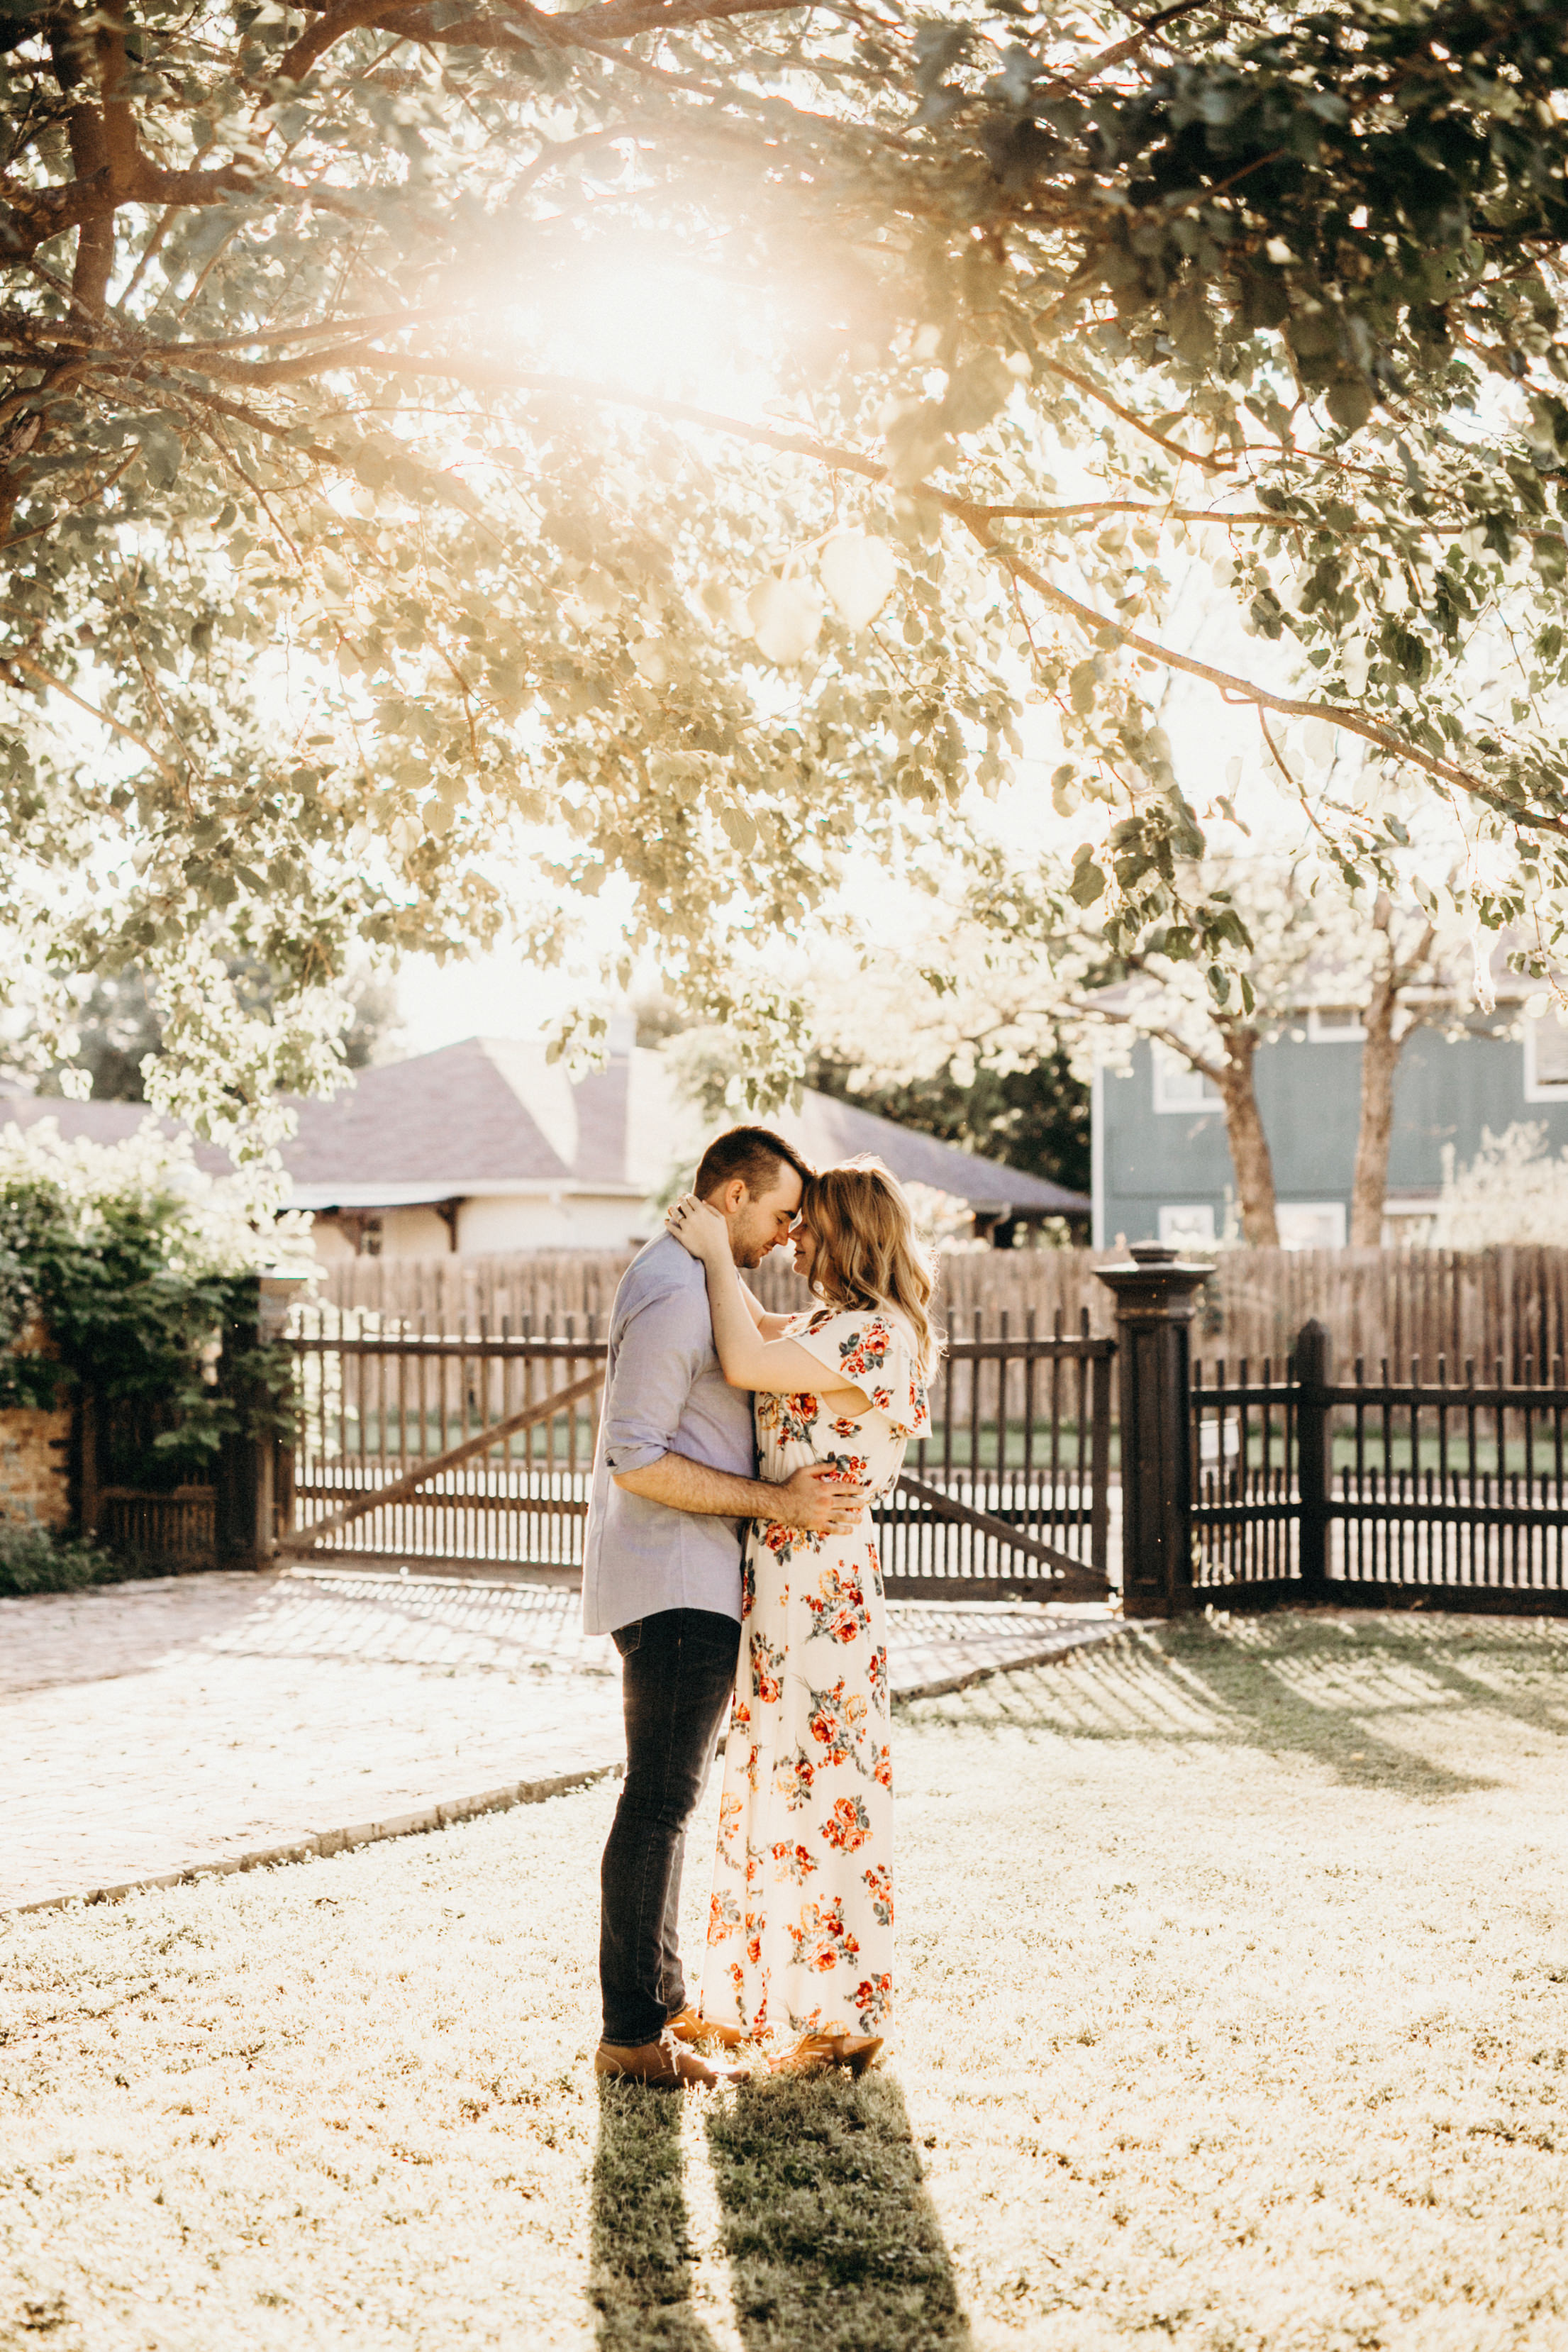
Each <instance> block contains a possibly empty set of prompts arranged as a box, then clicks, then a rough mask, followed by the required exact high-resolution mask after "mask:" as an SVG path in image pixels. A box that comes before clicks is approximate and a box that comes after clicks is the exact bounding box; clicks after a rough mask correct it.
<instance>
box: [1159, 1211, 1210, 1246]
mask: <svg viewBox="0 0 1568 2352" xmlns="http://www.w3.org/2000/svg"><path fill="white" fill-rule="evenodd" d="M1160 1239H1161V1241H1162V1242H1163V1243H1164V1244H1165V1245H1166V1249H1212V1248H1213V1247H1214V1211H1213V1208H1212V1207H1211V1206H1210V1205H1209V1204H1208V1203H1207V1202H1196V1203H1194V1205H1193V1206H1192V1207H1191V1208H1171V1209H1162V1210H1161V1211H1160Z"/></svg>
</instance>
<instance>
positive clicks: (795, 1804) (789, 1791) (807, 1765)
mask: <svg viewBox="0 0 1568 2352" xmlns="http://www.w3.org/2000/svg"><path fill="white" fill-rule="evenodd" d="M813 1777H814V1774H813V1768H812V1764H811V1759H810V1757H809V1756H808V1755H807V1753H806V1751H805V1749H804V1748H801V1750H800V1754H799V1755H798V1756H792V1757H790V1758H789V1760H788V1761H787V1762H786V1763H783V1764H780V1766H779V1769H778V1771H777V1772H776V1773H775V1774H774V1775H773V1785H774V1787H775V1788H776V1789H777V1790H778V1791H779V1795H780V1796H781V1797H782V1798H783V1800H784V1802H785V1803H786V1804H787V1805H788V1806H789V1811H791V1812H792V1813H798V1812H799V1811H800V1810H801V1808H802V1806H805V1805H809V1804H810V1801H811V1781H812V1779H813Z"/></svg>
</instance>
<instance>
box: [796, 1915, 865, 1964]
mask: <svg viewBox="0 0 1568 2352" xmlns="http://www.w3.org/2000/svg"><path fill="white" fill-rule="evenodd" d="M789 1937H790V1943H791V1947H792V1948H791V1951H790V1954H789V1959H790V1964H791V1966H792V1967H795V1968H805V1969H815V1970H816V1971H817V1972H818V1973H819V1974H821V1975H825V1974H826V1972H827V1971H828V1969H836V1968H837V1967H838V1965H839V1963H840V1961H841V1960H852V1959H854V1958H856V1957H857V1956H858V1955H859V1952H860V1946H859V1944H858V1943H857V1942H856V1941H855V1938H854V1937H853V1936H852V1934H851V1932H850V1930H849V1928H848V1927H846V1926H845V1924H844V1904H843V1897H842V1895H838V1896H835V1898H834V1900H833V1901H832V1902H831V1903H808V1904H807V1906H806V1907H805V1909H804V1910H803V1911H802V1912H801V1914H800V1921H799V1924H798V1925H797V1926H795V1927H791V1928H790V1930H789Z"/></svg>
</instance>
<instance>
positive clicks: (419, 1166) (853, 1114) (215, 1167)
mask: <svg viewBox="0 0 1568 2352" xmlns="http://www.w3.org/2000/svg"><path fill="white" fill-rule="evenodd" d="M293 1108H294V1109H295V1111H296V1113H297V1115H298V1132H297V1133H296V1135H295V1137H294V1139H293V1140H292V1141H291V1142H289V1143H287V1144H286V1145H285V1146H284V1149H283V1158H284V1162H285V1164H286V1166H287V1170H288V1172H289V1174H290V1176H291V1177H292V1178H293V1180H294V1195H293V1200H294V1205H295V1206H297V1207H298V1208H302V1209H330V1208H359V1209H372V1208H385V1209H391V1208H400V1207H410V1206H413V1205H415V1204H418V1203H422V1202H444V1201H451V1200H462V1199H466V1198H469V1197H471V1196H473V1195H474V1194H483V1195H486V1196H489V1197H496V1196H497V1195H499V1196H503V1197H505V1196H507V1195H512V1196H514V1197H527V1196H528V1195H530V1194H541V1193H542V1194H546V1195H549V1194H551V1193H557V1194H560V1193H565V1194H579V1195H581V1194H592V1195H594V1196H596V1197H599V1198H601V1199H602V1198H604V1197H605V1196H607V1195H608V1196H610V1197H612V1198H615V1197H619V1198H622V1199H624V1200H627V1201H629V1202H632V1201H643V1200H645V1199H646V1198H647V1197H648V1195H649V1194H650V1193H653V1192H660V1191H662V1190H663V1188H664V1185H665V1184H666V1183H667V1182H668V1181H669V1179H670V1177H671V1175H672V1174H673V1173H674V1172H675V1171H678V1170H679V1169H681V1168H682V1167H685V1168H690V1167H691V1166H693V1165H694V1164H695V1160H696V1159H697V1157H698V1156H699V1154H700V1152H701V1150H702V1147H703V1144H704V1143H705V1142H706V1139H707V1138H708V1136H709V1135H710V1134H711V1133H712V1132H713V1124H712V1122H710V1121H707V1120H705V1119H704V1118H703V1117H702V1115H701V1113H700V1112H698V1111H697V1110H695V1108H692V1106H691V1105H690V1104H689V1103H687V1102H685V1100H684V1099H683V1098H682V1097H681V1094H680V1091H679V1088H678V1086H677V1083H676V1079H675V1074H674V1069H673V1068H672V1066H670V1064H669V1063H668V1062H667V1061H666V1060H665V1058H664V1055H661V1054H657V1053H651V1052H645V1051H643V1050H636V1051H633V1052H632V1053H630V1054H622V1055H615V1056H613V1057H612V1059H611V1061H610V1062H609V1063H608V1065H607V1066H605V1067H604V1068H603V1069H601V1070H595V1071H593V1072H591V1074H590V1075H589V1076H587V1077H584V1078H580V1079H579V1080H578V1081H577V1082H576V1083H575V1084H573V1083H572V1081H571V1080H570V1078H569V1077H568V1076H567V1074H566V1072H565V1071H564V1070H563V1069H562V1068H561V1066H560V1065H559V1063H553V1064H552V1063H549V1062H547V1061H546V1059H545V1056H544V1052H543V1049H542V1048H541V1047H538V1046H534V1045H520V1044H517V1043H514V1042H511V1041H507V1040H497V1039H493V1038H481V1037H469V1038H465V1040H464V1042H463V1043H462V1044H461V1045H443V1046H441V1047H439V1048H438V1049H437V1050H436V1051H435V1052H434V1053H431V1054H418V1055H414V1056H413V1058H412V1059H411V1060H408V1061H404V1062H388V1063H383V1064H382V1065H380V1066H376V1067H374V1068H371V1069H367V1070H361V1071H359V1072H357V1073H356V1075H355V1078H354V1080H353V1083H352V1084H350V1085H349V1086H346V1087H343V1088H342V1090H341V1091H340V1093H338V1094H336V1095H334V1096H333V1097H331V1098H330V1099H329V1100H328V1101H324V1102H323V1101H319V1100H316V1099H303V1098H301V1099H297V1100H296V1101H295V1103H294V1105H293ZM147 1117H148V1113H147V1111H146V1110H145V1108H143V1106H142V1105H141V1104H140V1103H113V1102H86V1103H75V1102H65V1101H61V1100H58V1099H57V1098H55V1097H33V1096H20V1097H12V1098H10V1099H9V1100H5V1099H0V1121H3V1120H6V1119H10V1120H14V1121H15V1122H16V1124H17V1125H18V1126H21V1127H29V1126H32V1125H34V1124H35V1123H36V1122H37V1120H38V1119H40V1118H55V1119H57V1121H58V1122H59V1129H60V1133H61V1134H62V1136H65V1137H67V1138H68V1139H74V1138H75V1137H78V1136H88V1137H90V1138H91V1139H92V1140H94V1141H95V1142H99V1143H113V1142H119V1141H120V1140H122V1139H124V1138H125V1137H127V1136H130V1135H133V1134H134V1133H135V1131H136V1129H137V1128H138V1127H139V1126H140V1125H141V1121H142V1120H143V1119H144V1118H147ZM160 1123H161V1124H162V1125H164V1126H165V1127H166V1125H167V1122H160ZM726 1123H727V1124H733V1122H726ZM768 1124H770V1125H771V1126H773V1127H775V1128H776V1129H778V1130H779V1133H781V1134H782V1135H783V1136H785V1137H786V1138H787V1139H788V1140H789V1142H790V1143H792V1144H793V1145H794V1146H795V1148H796V1150H798V1151H800V1154H801V1157H802V1158H803V1159H806V1160H810V1162H811V1163H812V1165H813V1166H817V1167H822V1166H827V1165H830V1164H831V1162H832V1161H834V1160H847V1159H852V1158H853V1157H854V1155H855V1154H856V1153H858V1152H875V1153H876V1154H877V1156H878V1157H879V1158H880V1159H882V1160H884V1161H885V1162H886V1164H887V1166H888V1167H889V1168H891V1169H892V1171H893V1172H894V1175H895V1176H897V1177H899V1178H901V1179H902V1180H903V1181H904V1182H905V1183H911V1184H926V1185H930V1186H931V1187H932V1188H933V1189H934V1190H936V1191H937V1192H946V1193H949V1194H951V1195H952V1196H954V1197H955V1198H956V1199H958V1200H961V1201H965V1202H967V1203H968V1204H969V1206H970V1207H971V1208H972V1209H974V1210H976V1211H977V1212H979V1213H982V1214H986V1215H992V1216H1002V1215H1014V1216H1029V1215H1035V1216H1041V1215H1051V1216H1061V1215H1068V1216H1082V1215H1087V1214H1088V1213H1089V1206H1090V1203H1089V1201H1088V1198H1087V1196H1086V1195H1085V1194H1083V1193H1082V1192H1069V1191H1067V1190H1066V1189H1065V1188H1064V1187H1063V1186H1061V1185H1060V1184H1052V1183H1050V1182H1048V1181H1046V1180H1045V1179H1044V1178H1043V1177H1039V1176H1029V1175H1026V1174H1024V1172H1023V1171H1021V1170H1020V1169H1016V1168H1007V1167H1004V1166H1003V1165H1002V1164H1001V1163H1000V1162H999V1161H997V1160H981V1159H978V1158H977V1157H976V1156H975V1155H974V1154H973V1153H971V1152H967V1151H960V1150H957V1149H956V1147H955V1146H954V1145H952V1144H949V1143H939V1142H937V1141H936V1138H935V1137H933V1136H929V1135H923V1134H921V1133H920V1132H919V1131H918V1130H916V1129H913V1128H906V1127H900V1126H898V1125H896V1124H895V1123H894V1121H893V1120H892V1119H886V1118H878V1117H877V1116H876V1115H875V1113H874V1112H872V1111H867V1110H862V1109H859V1108H857V1107H856V1106H855V1105H853V1104H852V1103H843V1102H838V1101H835V1100H834V1099H833V1098H832V1097H830V1096H828V1095H823V1094H817V1093H815V1092H812V1091H810V1090H808V1092H807V1093H806V1095H805V1097H804V1099H803V1101H802V1103H801V1106H800V1109H799V1110H798V1111H783V1112H780V1113H779V1116H778V1117H777V1118H774V1119H772V1120H770V1121H769V1122H768ZM196 1158H197V1160H198V1161H199V1163H200V1164H201V1165H202V1166H203V1167H204V1168H208V1169H211V1170H212V1171H214V1173H217V1172H221V1171H223V1170H224V1169H225V1167H226V1166H227V1162H226V1160H225V1159H224V1157H223V1155H222V1153H220V1152H218V1151H216V1150H214V1149H213V1147H212V1146H211V1145H201V1144H199V1145H198V1146H197V1147H196Z"/></svg>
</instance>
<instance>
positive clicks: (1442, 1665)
mask: <svg viewBox="0 0 1568 2352" xmlns="http://www.w3.org/2000/svg"><path fill="white" fill-rule="evenodd" d="M1552 1630H1553V1633H1554V1632H1555V1629H1552ZM1526 1666H1528V1667H1529V1668H1530V1669H1531V1670H1532V1672H1533V1674H1534V1675H1537V1676H1539V1677H1540V1679H1541V1685H1542V1687H1539V1688H1537V1689H1535V1690H1527V1689H1520V1688H1518V1687H1513V1688H1498V1687H1495V1686H1494V1685H1493V1684H1492V1683H1491V1682H1490V1681H1489V1680H1488V1679H1487V1677H1488V1675H1499V1676H1500V1677H1505V1678H1511V1677H1512V1676H1515V1675H1518V1676H1519V1677H1520V1679H1523V1676H1522V1675H1521V1669H1523V1668H1525V1667H1526ZM1548 1678H1551V1680H1552V1682H1554V1683H1555V1688H1554V1689H1552V1688H1550V1687H1549V1685H1548ZM1456 1702H1458V1703H1459V1704H1460V1705H1462V1706H1463V1707H1464V1708H1465V1709H1466V1710H1467V1712H1469V1713H1470V1714H1472V1715H1475V1714H1487V1713H1490V1714H1493V1715H1495V1716H1498V1717H1503V1718H1506V1719H1508V1720H1510V1721H1511V1722H1514V1723H1523V1724H1526V1725H1528V1726H1529V1727H1530V1728H1531V1730H1534V1731H1538V1732H1541V1733H1542V1734H1544V1735H1546V1736H1548V1737H1552V1738H1564V1737H1568V1712H1565V1710H1568V1642H1563V1643H1558V1642H1557V1641H1555V1640H1554V1639H1552V1640H1548V1639H1545V1638H1543V1635H1542V1629H1541V1627H1540V1626H1538V1625H1534V1624H1530V1625H1521V1626H1519V1627H1518V1628H1515V1627H1514V1626H1513V1625H1511V1624H1500V1623H1498V1622H1495V1621H1489V1622H1488V1623H1487V1624H1486V1626H1485V1628H1484V1630H1483V1629H1482V1628H1481V1627H1480V1626H1479V1625H1478V1624H1477V1622H1476V1621H1475V1620H1474V1619H1473V1618H1471V1619H1458V1618H1447V1619H1444V1620H1442V1621H1440V1622H1439V1621H1437V1619H1435V1618H1434V1619H1425V1618H1424V1619H1423V1620H1422V1621H1421V1622H1420V1624H1419V1626H1418V1627H1417V1626H1416V1624H1414V1623H1411V1622H1406V1621H1404V1620H1396V1621H1393V1622H1390V1621H1388V1620H1385V1619H1383V1618H1375V1617H1371V1616H1363V1615H1361V1614H1360V1613H1359V1612H1357V1613H1354V1614H1350V1613H1346V1614H1343V1615H1342V1614H1340V1613H1338V1612H1335V1613H1333V1614H1330V1613H1328V1612H1323V1613H1318V1612H1306V1611H1280V1612H1273V1613H1270V1614H1268V1615H1260V1616H1247V1617H1236V1618H1232V1619H1230V1620H1228V1621H1227V1620H1225V1619H1219V1620H1209V1619H1205V1618H1188V1619H1186V1620H1182V1621H1179V1622H1176V1623H1175V1624H1172V1625H1169V1626H1165V1627H1162V1628H1161V1629H1160V1630H1159V1631H1158V1633H1154V1634H1151V1635H1148V1636H1146V1637H1145V1638H1143V1639H1141V1640H1140V1641H1139V1642H1138V1643H1136V1644H1135V1645H1129V1646H1126V1647H1124V1648H1120V1649H1118V1650H1115V1651H1113V1652H1107V1653H1104V1654H1100V1655H1095V1654H1090V1655H1089V1656H1088V1657H1087V1658H1085V1659H1083V1660H1081V1661H1080V1662H1078V1664H1077V1667H1076V1670H1075V1671H1072V1672H1071V1673H1068V1674H1064V1673H1063V1670H1062V1669H1061V1667H1056V1668H1052V1669H1050V1670H1045V1671H1041V1672H1038V1673H1034V1674H1029V1675H1009V1676H1001V1677H998V1678H997V1679H996V1680H995V1681H993V1682H989V1683H983V1684H980V1685H977V1687H976V1688H975V1689H974V1690H973V1691H972V1692H969V1693H966V1694H965V1695H964V1696H963V1698H962V1699H960V1700H950V1701H946V1702H943V1701H940V1700H933V1701H927V1702H921V1701H917V1702H915V1704H914V1705H913V1706H911V1707H910V1708H909V1709H908V1710H907V1713H908V1714H909V1715H910V1717H912V1718H913V1719H915V1720H927V1721H928V1720H932V1719H933V1718H934V1717H935V1715H936V1713H937V1712H938V1711H940V1712H941V1713H943V1714H944V1715H945V1716H946V1717H947V1718H948V1719H950V1720H951V1721H953V1723H954V1724H955V1727H963V1728H973V1729H987V1728H990V1727H998V1728H999V1727H1003V1726H1005V1727H1009V1728H1011V1729H1014V1730H1021V1731H1026V1732H1027V1731H1031V1730H1040V1731H1049V1732H1054V1733H1060V1734H1064V1735H1066V1736H1068V1737H1070V1738H1108V1739H1114V1740H1136V1741H1150V1742H1155V1743H1159V1744H1176V1745H1193V1746H1197V1745H1208V1744H1211V1743H1213V1742H1216V1741H1220V1742H1229V1743H1240V1744H1243V1745H1245V1746H1248V1747H1253V1748H1260V1749H1263V1750H1266V1751H1267V1752H1268V1753H1269V1754H1270V1755H1276V1756H1278V1755H1299V1756H1301V1757H1303V1758H1306V1759H1311V1760H1312V1762H1313V1763H1314V1764H1316V1765H1318V1766H1320V1767H1321V1768H1322V1769H1325V1770H1327V1771H1329V1772H1332V1773H1333V1776H1334V1778H1335V1779H1336V1780H1339V1781H1341V1782H1342V1783H1343V1784H1344V1785H1345V1786H1346V1787H1354V1788H1369V1789H1370V1788H1376V1789H1384V1790H1398V1792H1399V1793H1401V1794H1402V1795H1406V1796H1410V1797H1415V1798H1417V1799H1427V1800H1429V1799H1440V1798H1444V1797H1454V1796H1462V1795H1465V1794H1466V1793H1468V1792H1469V1791H1471V1790H1479V1789H1486V1788H1491V1787H1493V1786H1495V1785H1496V1783H1495V1781H1494V1780H1492V1779H1491V1778H1490V1776H1489V1775H1488V1774H1486V1773H1485V1772H1484V1771H1474V1770H1467V1769H1466V1768H1465V1757H1464V1749H1463V1743H1462V1734H1461V1731H1460V1727H1459V1725H1458V1722H1456V1723H1455V1726H1454V1736H1453V1738H1452V1740H1451V1741H1446V1740H1445V1739H1444V1738H1441V1737H1439V1738H1435V1739H1432V1740H1431V1741H1430V1745H1429V1747H1428V1748H1427V1752H1425V1753H1422V1752H1419V1751H1417V1750H1416V1748H1414V1747H1413V1746H1411V1745H1407V1744H1406V1742H1405V1740H1404V1739H1402V1738H1396V1737H1391V1736H1383V1735H1381V1734H1380V1731H1379V1718H1385V1720H1386V1722H1387V1725H1388V1727H1389V1730H1390V1732H1392V1730H1393V1727H1394V1726H1395V1725H1396V1724H1397V1725H1398V1726H1399V1727H1400V1728H1401V1730H1408V1729H1410V1728H1411V1727H1417V1728H1420V1729H1421V1730H1422V1731H1423V1736H1424V1738H1425V1737H1426V1735H1427V1731H1428V1730H1430V1731H1438V1730H1439V1727H1441V1725H1442V1723H1443V1720H1444V1718H1445V1717H1449V1716H1452V1715H1454V1714H1455V1712H1456ZM901 1712H904V1710H901ZM1437 1748H1446V1753H1444V1754H1437V1753H1434V1752H1432V1750H1434V1749H1437Z"/></svg>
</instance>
